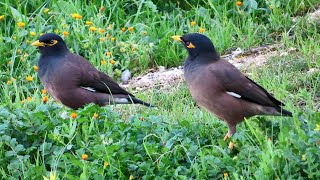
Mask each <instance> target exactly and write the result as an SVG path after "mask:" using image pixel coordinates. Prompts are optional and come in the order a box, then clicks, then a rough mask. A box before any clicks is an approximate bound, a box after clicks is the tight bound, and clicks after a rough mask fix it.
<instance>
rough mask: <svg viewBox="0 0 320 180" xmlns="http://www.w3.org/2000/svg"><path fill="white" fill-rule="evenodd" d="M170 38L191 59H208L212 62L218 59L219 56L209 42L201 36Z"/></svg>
mask: <svg viewBox="0 0 320 180" xmlns="http://www.w3.org/2000/svg"><path fill="white" fill-rule="evenodd" d="M172 38H173V39H175V40H177V41H180V42H181V43H182V44H183V45H184V47H185V48H186V49H187V51H188V53H189V56H190V57H191V58H192V59H194V58H196V57H198V56H204V57H208V58H211V59H212V60H218V59H219V55H218V53H217V52H216V49H215V48H214V46H213V44H212V42H211V40H210V39H209V38H208V37H207V36H205V35H203V34H199V33H191V34H186V35H183V36H172ZM199 59H203V58H199Z"/></svg>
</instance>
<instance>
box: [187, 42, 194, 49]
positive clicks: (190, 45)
mask: <svg viewBox="0 0 320 180" xmlns="http://www.w3.org/2000/svg"><path fill="white" fill-rule="evenodd" d="M187 48H189V49H192V48H196V47H195V46H194V45H193V44H192V43H191V42H189V43H188V45H187Z"/></svg>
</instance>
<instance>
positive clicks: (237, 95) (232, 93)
mask: <svg viewBox="0 0 320 180" xmlns="http://www.w3.org/2000/svg"><path fill="white" fill-rule="evenodd" d="M226 93H227V94H229V95H231V96H233V97H236V98H241V96H240V95H239V94H237V93H234V92H229V91H226Z"/></svg>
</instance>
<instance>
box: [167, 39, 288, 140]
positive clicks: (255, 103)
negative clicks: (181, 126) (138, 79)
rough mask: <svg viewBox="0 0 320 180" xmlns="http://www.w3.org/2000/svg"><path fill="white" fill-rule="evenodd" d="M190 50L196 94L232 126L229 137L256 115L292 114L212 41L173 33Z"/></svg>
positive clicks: (188, 69) (188, 70)
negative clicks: (227, 57)
mask: <svg viewBox="0 0 320 180" xmlns="http://www.w3.org/2000/svg"><path fill="white" fill-rule="evenodd" d="M172 38H173V39H175V40H177V41H180V42H181V43H182V44H183V45H184V47H185V48H186V49H187V51H188V54H189V55H188V57H187V59H186V61H185V64H184V76H185V79H186V81H187V84H188V87H189V90H190V92H191V95H192V97H193V98H194V99H195V101H196V102H197V104H198V105H199V106H201V107H204V108H205V109H207V110H208V111H210V112H211V113H213V114H215V115H216V116H217V117H218V118H220V119H222V120H224V121H225V122H226V123H227V125H228V129H229V130H228V133H227V134H226V136H225V138H224V140H227V139H228V138H229V137H231V136H232V135H233V134H234V133H236V126H237V124H238V123H240V122H242V121H243V120H244V119H245V118H249V117H252V116H254V115H275V116H290V117H292V113H291V112H289V111H287V110H284V109H282V107H281V106H284V104H283V103H282V102H280V101H278V100H277V99H275V98H274V97H273V96H272V95H271V94H270V93H268V92H267V90H265V89H264V88H263V87H261V86H260V85H258V84H257V83H255V82H254V81H252V80H251V79H249V78H248V77H246V76H245V75H243V74H242V73H241V72H240V71H239V70H238V69H237V68H236V67H235V66H233V65H232V64H231V63H229V62H228V61H226V60H224V59H221V58H220V56H219V55H218V53H217V52H216V50H215V48H214V46H213V44H212V42H211V40H210V39H209V38H208V37H206V36H204V35H202V34H198V33H193V34H187V35H184V36H172Z"/></svg>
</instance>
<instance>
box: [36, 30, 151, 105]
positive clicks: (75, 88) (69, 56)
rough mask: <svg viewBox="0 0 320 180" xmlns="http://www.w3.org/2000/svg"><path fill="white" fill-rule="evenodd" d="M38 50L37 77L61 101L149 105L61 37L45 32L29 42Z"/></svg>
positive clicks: (84, 103) (68, 102) (70, 103)
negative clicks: (72, 51)
mask: <svg viewBox="0 0 320 180" xmlns="http://www.w3.org/2000/svg"><path fill="white" fill-rule="evenodd" d="M32 45H33V46H37V47H38V48H39V50H40V54H41V56H40V59H39V62H38V66H39V74H38V75H39V77H40V80H41V82H42V83H43V85H44V87H45V89H46V90H47V91H48V92H49V94H50V95H51V96H52V97H53V98H54V99H55V100H57V101H59V102H60V103H62V104H63V105H65V106H67V107H69V108H72V109H78V108H81V107H83V106H85V105H86V104H89V103H94V104H97V105H100V106H105V105H109V104H131V103H137V104H142V105H145V106H151V105H150V104H149V103H146V102H143V101H141V100H139V99H137V98H136V97H134V95H132V94H131V93H129V92H127V91H126V90H124V89H123V88H121V87H120V86H119V85H118V84H117V83H116V82H115V81H114V80H113V79H111V78H110V77H109V76H108V75H106V74H104V73H103V72H101V71H99V70H97V69H96V68H95V67H93V66H92V65H91V64H90V63H89V61H87V60H86V59H85V58H83V57H81V56H80V55H77V54H73V53H71V52H70V51H69V49H68V47H67V45H66V43H65V42H64V41H63V39H62V38H61V37H60V36H58V35H56V34H53V33H47V34H44V35H42V36H40V37H39V39H38V40H37V41H35V42H34V43H32Z"/></svg>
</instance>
